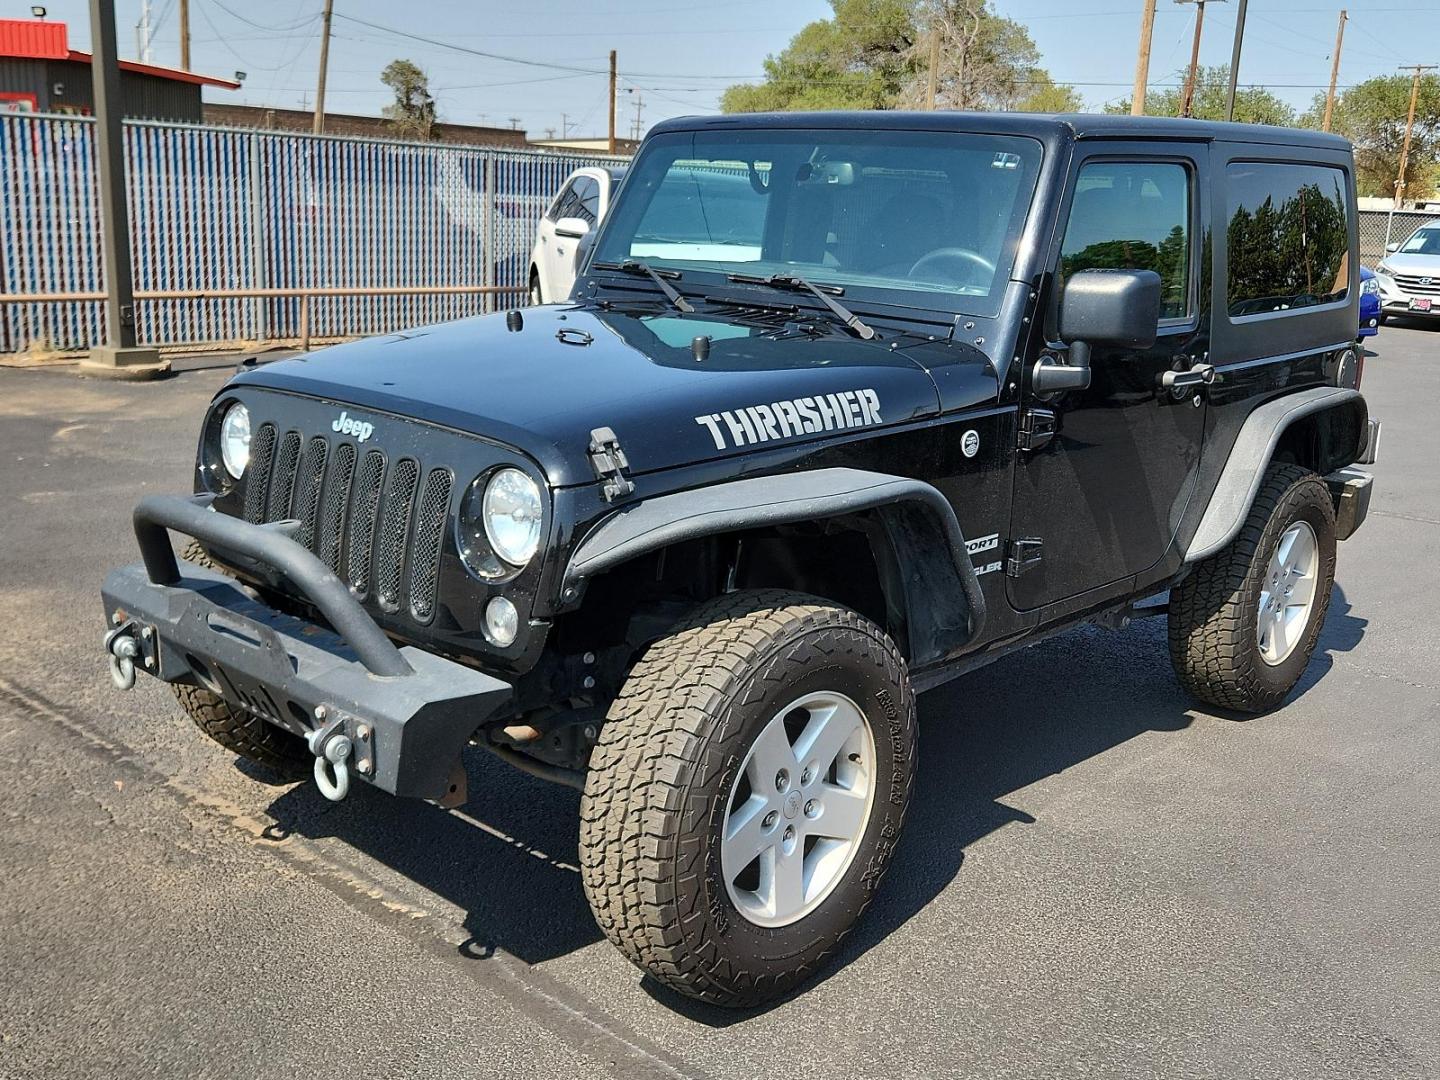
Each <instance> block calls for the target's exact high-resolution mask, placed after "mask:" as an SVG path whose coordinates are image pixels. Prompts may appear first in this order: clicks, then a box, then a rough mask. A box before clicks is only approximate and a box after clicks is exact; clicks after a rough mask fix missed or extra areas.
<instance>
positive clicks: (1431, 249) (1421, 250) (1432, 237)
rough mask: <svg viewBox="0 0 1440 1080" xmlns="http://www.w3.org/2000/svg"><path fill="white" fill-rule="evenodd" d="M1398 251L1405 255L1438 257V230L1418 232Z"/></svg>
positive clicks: (1439, 244) (1439, 235)
mask: <svg viewBox="0 0 1440 1080" xmlns="http://www.w3.org/2000/svg"><path fill="white" fill-rule="evenodd" d="M1400 250H1401V251H1402V252H1404V253H1405V254H1406V255H1440V229H1432V228H1425V229H1421V230H1419V231H1418V232H1416V233H1415V235H1414V236H1412V237H1410V239H1409V240H1406V241H1405V246H1404V247H1402V248H1401V249H1400Z"/></svg>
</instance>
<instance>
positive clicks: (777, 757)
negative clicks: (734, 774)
mask: <svg viewBox="0 0 1440 1080" xmlns="http://www.w3.org/2000/svg"><path fill="white" fill-rule="evenodd" d="M782 769H783V770H784V771H785V772H787V773H789V774H790V775H792V776H794V777H795V778H796V780H797V781H798V779H799V772H800V768H799V765H798V764H797V763H796V761H795V751H794V749H793V748H791V746H790V740H789V738H788V737H787V736H786V734H785V719H784V717H783V716H777V717H776V718H775V719H774V720H771V721H770V723H768V724H766V725H765V730H763V731H762V732H760V737H759V738H757V739H756V740H755V746H754V749H753V750H751V753H750V764H749V767H748V768H747V770H746V774H747V775H748V776H749V778H750V787H751V788H752V789H754V790H755V791H757V792H766V793H769V792H771V791H774V790H775V777H776V775H777V774H778V773H779V772H780V771H781V770H782Z"/></svg>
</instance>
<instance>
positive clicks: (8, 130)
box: [0, 114, 604, 352]
mask: <svg viewBox="0 0 1440 1080" xmlns="http://www.w3.org/2000/svg"><path fill="white" fill-rule="evenodd" d="M125 137H126V147H125V150H126V166H127V176H128V180H129V200H130V214H131V222H132V229H131V233H132V235H131V248H132V252H133V257H134V265H135V290H136V295H137V305H136V320H137V328H138V334H139V338H140V340H141V342H143V343H146V344H151V345H160V346H177V345H196V344H216V343H232V342H233V343H239V342H251V341H284V340H293V339H296V338H298V337H300V336H302V335H304V334H308V335H311V336H313V337H315V338H338V337H352V336H357V335H361V334H373V333H383V332H387V331H393V330H399V329H403V328H405V327H410V326H418V325H422V324H425V323H430V322H436V321H441V320H445V319H453V318H459V317H461V316H464V315H471V314H476V313H478V312H481V311H488V310H492V309H493V308H494V307H496V306H497V305H499V304H503V303H505V302H506V301H507V300H509V301H514V300H517V299H519V298H520V296H521V295H523V292H524V290H525V288H526V286H527V284H528V282H527V276H528V270H529V251H530V244H531V243H532V241H533V239H534V231H535V223H536V222H537V221H538V220H539V217H540V215H541V213H542V212H543V211H544V209H545V206H546V205H547V203H548V202H549V200H550V198H551V197H552V196H553V195H554V193H555V192H556V191H557V190H558V189H559V187H560V185H561V183H562V182H563V181H564V178H565V176H566V175H567V174H568V173H569V172H570V171H571V170H572V169H574V168H576V167H577V166H580V165H585V164H594V163H596V162H597V161H602V160H604V159H602V158H595V157H582V156H576V155H569V154H553V153H547V152H540V151H510V150H499V149H489V148H484V147H468V146H455V145H451V144H424V143H409V142H387V141H381V140H371V139H351V138H332V137H328V136H318V137H317V136H309V135H298V134H291V133H279V132H268V131H248V130H232V129H227V128H210V127H198V126H184V125H172V124H157V123H149V122H135V123H127V124H126V128H125ZM96 200H97V195H96V160H95V148H94V122H93V121H92V120H89V119H80V118H72V117H57V116H30V115H23V114H19V115H13V114H12V115H3V116H0V352H17V351H23V350H30V349H57V350H72V349H84V348H88V347H89V346H91V345H93V344H96V343H98V342H100V341H102V340H103V339H104V305H103V303H102V302H101V300H102V299H103V295H104V293H103V289H104V281H103V268H102V266H101V265H100V215H99V206H98V203H97V201H96Z"/></svg>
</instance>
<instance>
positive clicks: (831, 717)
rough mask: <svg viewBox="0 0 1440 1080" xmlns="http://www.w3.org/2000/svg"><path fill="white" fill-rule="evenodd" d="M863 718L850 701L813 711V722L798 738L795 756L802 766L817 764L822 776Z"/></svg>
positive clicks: (808, 724) (811, 719)
mask: <svg viewBox="0 0 1440 1080" xmlns="http://www.w3.org/2000/svg"><path fill="white" fill-rule="evenodd" d="M861 723H863V721H862V720H861V717H860V714H859V713H858V712H856V711H855V709H854V708H853V707H852V706H850V705H849V704H848V703H844V702H838V701H837V702H833V703H831V704H828V705H824V706H822V707H820V708H815V709H811V710H810V721H809V723H807V724H806V725H805V730H804V731H802V732H801V733H800V737H799V738H798V739H796V740H795V758H796V760H797V761H799V762H800V763H801V765H802V766H804V765H810V764H813V765H814V766H815V768H816V771H817V772H818V773H819V774H820V775H821V776H823V775H825V772H826V771H827V770H828V769H829V768H830V763H831V762H832V761H834V760H835V758H836V757H838V756H839V754H840V751H841V749H842V748H843V747H844V746H845V743H846V741H847V740H848V739H849V738H850V736H851V735H853V734H855V732H856V730H857V729H858V728H859V727H860V725H861Z"/></svg>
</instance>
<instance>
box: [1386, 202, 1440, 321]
mask: <svg viewBox="0 0 1440 1080" xmlns="http://www.w3.org/2000/svg"><path fill="white" fill-rule="evenodd" d="M1385 251H1386V254H1385V258H1384V259H1383V260H1382V261H1381V263H1380V265H1379V266H1377V267H1375V281H1376V283H1377V284H1378V285H1379V287H1380V305H1381V306H1380V312H1381V316H1382V317H1384V316H1386V315H1440V220H1437V221H1433V222H1430V223H1428V224H1425V225H1422V226H1420V228H1418V229H1416V230H1415V231H1414V232H1413V233H1411V235H1410V239H1408V240H1406V241H1405V242H1404V243H1403V244H1391V245H1390V246H1389V247H1387V248H1386V249H1385Z"/></svg>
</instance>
